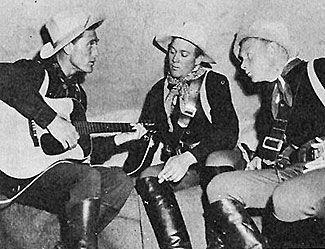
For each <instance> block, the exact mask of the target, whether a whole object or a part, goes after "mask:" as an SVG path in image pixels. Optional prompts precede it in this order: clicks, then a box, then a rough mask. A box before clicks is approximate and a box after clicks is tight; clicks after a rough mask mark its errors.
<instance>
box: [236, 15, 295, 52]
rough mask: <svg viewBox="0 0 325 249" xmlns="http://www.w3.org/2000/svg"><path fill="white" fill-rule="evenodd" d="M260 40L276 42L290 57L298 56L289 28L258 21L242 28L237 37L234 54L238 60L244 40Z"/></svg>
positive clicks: (282, 24)
mask: <svg viewBox="0 0 325 249" xmlns="http://www.w3.org/2000/svg"><path fill="white" fill-rule="evenodd" d="M247 38H259V39H264V40H267V41H271V42H275V43H277V44H279V45H280V46H282V47H283V48H284V49H285V50H286V51H287V53H288V54H289V57H290V58H292V57H294V56H296V55H297V51H296V49H295V47H294V45H293V43H292V42H291V40H290V35H289V31H288V28H287V26H286V25H285V24H284V23H282V22H279V21H267V20H256V21H255V22H254V23H253V24H251V25H250V26H248V28H246V29H245V28H242V29H241V30H240V31H239V32H238V33H237V36H236V41H235V44H234V54H235V55H236V57H237V58H238V55H239V49H240V43H241V41H242V40H243V39H247Z"/></svg>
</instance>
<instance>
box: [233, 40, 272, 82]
mask: <svg viewBox="0 0 325 249" xmlns="http://www.w3.org/2000/svg"><path fill="white" fill-rule="evenodd" d="M239 58H240V59H241V68H242V69H243V70H244V71H245V73H246V74H247V75H248V76H249V77H250V78H251V80H252V82H261V81H273V78H272V75H271V73H273V70H272V68H271V60H270V54H269V51H268V49H267V45H266V44H265V42H263V41H261V40H259V39H256V38H249V39H247V40H246V41H244V42H243V43H242V44H241V47H240V51H239Z"/></svg>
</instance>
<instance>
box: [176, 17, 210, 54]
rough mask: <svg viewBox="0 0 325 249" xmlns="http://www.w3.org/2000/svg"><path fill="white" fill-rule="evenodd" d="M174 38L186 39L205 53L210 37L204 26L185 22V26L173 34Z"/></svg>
mask: <svg viewBox="0 0 325 249" xmlns="http://www.w3.org/2000/svg"><path fill="white" fill-rule="evenodd" d="M171 35H172V36H174V37H179V38H182V39H185V40H187V41H189V42H191V43H193V44H194V45H196V46H197V47H199V48H200V49H202V50H203V51H204V50H206V47H207V43H208V36H207V33H206V31H205V29H204V27H203V25H201V24H199V23H194V22H184V23H183V25H182V26H181V27H180V28H179V30H176V32H174V33H172V34H171Z"/></svg>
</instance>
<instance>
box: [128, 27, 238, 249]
mask: <svg viewBox="0 0 325 249" xmlns="http://www.w3.org/2000/svg"><path fill="white" fill-rule="evenodd" d="M207 40H208V37H207V34H206V33H205V31H204V29H203V26H201V25H200V24H197V23H192V22H187V23H183V25H182V26H181V27H172V28H171V30H170V31H169V32H166V33H165V35H164V34H162V35H157V36H156V37H155V39H154V45H155V46H156V47H157V48H158V49H160V50H161V51H163V52H164V53H166V58H165V77H164V78H163V79H161V80H159V81H158V82H157V83H156V84H155V85H154V86H153V87H152V89H151V90H150V91H149V93H148V95H147V97H146V100H145V103H144V106H143V109H142V112H141V115H140V119H139V121H140V122H143V121H144V122H146V121H153V122H154V123H155V124H156V127H157V132H156V133H155V134H154V136H153V138H154V145H153V147H152V148H151V149H150V151H155V153H146V152H148V150H146V148H145V146H144V144H143V143H142V142H134V145H133V146H132V147H133V149H132V150H131V152H130V155H129V157H128V159H127V160H126V162H125V165H124V168H125V169H126V171H127V172H129V174H133V173H134V174H136V175H137V176H138V179H137V181H136V189H137V192H138V194H139V195H140V196H141V198H142V201H143V203H144V206H145V210H146V212H147V215H148V217H149V220H150V222H151V225H152V227H153V230H154V232H155V235H156V238H157V241H158V244H159V247H160V248H162V249H165V248H168V249H170V248H192V246H191V242H190V238H189V235H188V232H187V229H186V226H185V223H184V220H183V217H182V214H181V211H180V209H179V206H178V203H177V200H176V198H175V195H174V191H175V190H179V189H182V188H185V187H188V186H193V185H194V184H197V183H198V182H200V184H201V187H202V189H203V193H205V188H206V185H207V183H208V181H209V180H210V179H211V178H212V177H213V176H214V175H215V174H218V173H219V172H218V171H219V169H218V168H217V167H216V168H215V169H216V170H213V168H212V167H205V160H206V158H207V155H208V154H209V153H211V152H212V151H218V150H219V151H220V150H229V149H233V148H234V147H235V145H236V143H237V139H238V130H239V129H238V118H237V115H236V112H235V110H234V107H233V104H232V100H231V94H230V89H229V82H228V80H227V78H226V77H225V76H224V75H222V74H219V73H217V72H214V71H212V70H211V66H210V63H215V61H214V60H213V59H212V58H211V56H209V55H208V53H207V51H206V50H207V49H206V47H207ZM141 152H142V153H141ZM144 154H145V155H146V156H147V158H146V159H144V158H143V155H144ZM136 159H139V160H140V161H141V160H142V162H149V163H147V165H146V166H147V167H144V169H143V170H140V171H136V170H130V165H132V166H134V162H135V160H136ZM152 159H153V160H152ZM148 166H150V167H148ZM204 196H205V194H203V203H205V201H204V200H205V198H204ZM204 206H205V205H203V207H204Z"/></svg>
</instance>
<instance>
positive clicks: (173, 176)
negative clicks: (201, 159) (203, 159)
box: [158, 151, 197, 183]
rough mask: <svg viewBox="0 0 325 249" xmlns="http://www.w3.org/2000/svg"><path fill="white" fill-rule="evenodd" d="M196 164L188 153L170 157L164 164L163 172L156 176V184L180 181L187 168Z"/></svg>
mask: <svg viewBox="0 0 325 249" xmlns="http://www.w3.org/2000/svg"><path fill="white" fill-rule="evenodd" d="M196 162H197V160H196V158H195V157H194V156H193V154H192V153H191V152H189V151H187V152H185V153H182V154H180V155H176V156H172V157H171V158H169V159H168V161H167V162H166V164H165V167H164V168H163V170H162V171H160V173H159V174H158V182H159V183H162V182H164V181H172V182H178V181H180V180H181V179H182V178H183V177H184V176H185V174H186V172H187V171H188V168H189V167H190V166H191V165H192V164H194V163H196Z"/></svg>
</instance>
